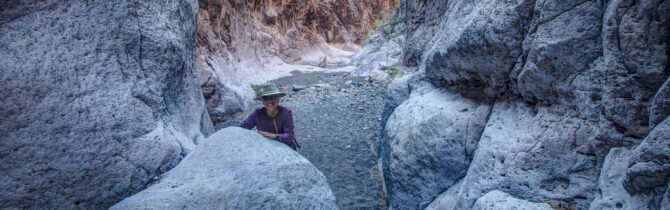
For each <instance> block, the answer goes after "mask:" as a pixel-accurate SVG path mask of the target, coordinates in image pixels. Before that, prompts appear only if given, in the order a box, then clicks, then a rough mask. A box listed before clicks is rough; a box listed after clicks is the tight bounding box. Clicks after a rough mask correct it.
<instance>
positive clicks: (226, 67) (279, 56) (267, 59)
mask: <svg viewBox="0 0 670 210" xmlns="http://www.w3.org/2000/svg"><path fill="white" fill-rule="evenodd" d="M397 2H398V1H397V0H364V1H354V0H330V1H313V0H262V1H232V0H216V1H215V0H209V1H208V0H201V1H200V10H199V14H200V16H199V20H198V48H197V56H198V58H197V63H198V70H199V71H200V85H201V87H202V89H203V93H204V94H205V98H206V101H207V109H208V111H209V114H210V116H211V118H212V120H213V122H214V124H219V123H223V122H225V121H228V120H229V119H230V118H231V117H232V114H234V113H236V112H239V111H242V110H243V109H244V108H246V106H247V103H248V102H249V101H250V100H251V98H252V97H253V91H252V90H251V88H250V87H249V84H251V83H254V84H259V83H263V82H265V81H268V80H270V79H275V78H276V76H275V75H280V74H286V75H288V72H291V71H293V70H295V69H297V68H296V67H294V66H291V65H287V64H301V65H309V66H314V67H316V68H319V67H321V68H333V67H340V66H343V65H346V64H348V63H349V62H350V60H349V57H350V56H351V55H353V54H354V53H355V52H356V51H358V50H359V49H360V47H359V45H360V44H361V43H362V42H363V40H364V39H365V37H366V36H367V35H368V33H369V32H370V31H372V30H374V29H375V27H376V26H375V21H377V22H381V21H382V20H385V19H388V18H389V17H390V15H391V14H392V13H393V11H394V9H395V6H396V5H397Z"/></svg>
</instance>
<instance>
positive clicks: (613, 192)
mask: <svg viewBox="0 0 670 210" xmlns="http://www.w3.org/2000/svg"><path fill="white" fill-rule="evenodd" d="M630 157H631V151H630V150H628V149H625V148H613V149H612V150H610V152H609V153H608V154H607V157H606V158H605V161H604V162H603V167H602V169H601V170H600V178H599V179H598V189H599V191H598V192H599V193H596V198H595V199H593V201H592V202H591V206H590V208H589V209H593V210H596V209H654V208H652V206H654V205H656V206H658V205H657V204H653V202H654V196H653V195H643V194H639V195H634V196H631V195H630V194H628V192H626V190H625V189H624V187H623V185H622V182H623V180H624V178H625V177H626V168H627V165H628V162H629V159H630Z"/></svg>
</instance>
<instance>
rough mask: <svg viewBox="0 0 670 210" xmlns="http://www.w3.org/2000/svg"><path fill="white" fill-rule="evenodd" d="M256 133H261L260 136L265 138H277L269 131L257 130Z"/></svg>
mask: <svg viewBox="0 0 670 210" xmlns="http://www.w3.org/2000/svg"><path fill="white" fill-rule="evenodd" d="M258 133H259V134H261V135H262V136H265V138H269V139H277V135H275V134H274V133H269V132H265V131H258Z"/></svg>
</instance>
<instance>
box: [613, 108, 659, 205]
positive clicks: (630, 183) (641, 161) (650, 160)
mask: <svg viewBox="0 0 670 210" xmlns="http://www.w3.org/2000/svg"><path fill="white" fill-rule="evenodd" d="M669 144H670V118H667V119H666V120H664V121H663V122H661V123H660V124H659V125H657V126H656V127H655V128H654V130H652V131H651V132H650V133H649V135H648V136H647V138H645V139H644V141H642V143H640V145H638V146H637V147H636V148H635V149H634V150H633V151H632V153H633V154H632V156H631V158H630V162H629V164H628V169H627V170H626V177H625V179H624V182H623V186H624V188H625V189H626V191H628V193H630V194H632V195H635V194H639V193H645V194H646V193H653V191H655V188H661V190H664V189H665V186H666V185H667V184H668V181H669V180H668V177H670V146H668V145H669Z"/></svg>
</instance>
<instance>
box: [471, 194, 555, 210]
mask: <svg viewBox="0 0 670 210" xmlns="http://www.w3.org/2000/svg"><path fill="white" fill-rule="evenodd" d="M472 209H477V210H542V209H545V210H552V209H554V208H551V206H550V205H549V204H546V203H534V202H530V201H527V200H521V199H518V198H515V197H513V196H511V195H509V194H507V193H505V192H502V191H499V190H493V191H491V192H488V193H486V194H484V196H482V197H481V198H479V199H477V202H475V206H473V207H472Z"/></svg>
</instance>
